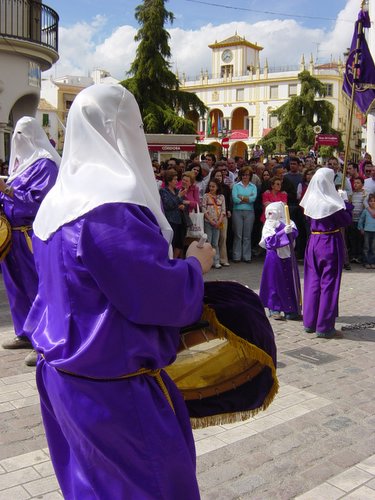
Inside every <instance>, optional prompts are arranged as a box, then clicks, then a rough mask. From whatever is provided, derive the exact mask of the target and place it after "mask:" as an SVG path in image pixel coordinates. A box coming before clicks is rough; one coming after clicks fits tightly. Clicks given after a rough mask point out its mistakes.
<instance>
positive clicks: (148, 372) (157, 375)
mask: <svg viewBox="0 0 375 500" xmlns="http://www.w3.org/2000/svg"><path fill="white" fill-rule="evenodd" d="M42 358H44V356H43V355H42ZM56 370H57V371H59V372H61V373H65V374H66V375H71V376H72V377H77V378H82V379H85V380H94V381H97V382H114V381H116V380H124V379H127V378H132V377H137V376H138V375H148V376H149V377H153V378H155V380H156V382H157V384H158V386H159V387H160V389H161V390H162V392H163V394H164V396H165V398H166V400H167V401H168V404H169V406H170V407H171V408H172V410H173V413H176V412H175V409H174V406H173V403H172V399H171V396H170V394H169V392H168V389H167V386H166V385H165V383H164V380H163V379H162V376H161V374H160V372H161V368H159V369H157V370H151V369H149V368H140V369H139V370H137V371H136V372H134V373H128V374H127V375H121V376H120V377H114V378H95V377H87V376H86V375H77V374H76V373H71V372H68V371H66V370H62V369H61V368H56Z"/></svg>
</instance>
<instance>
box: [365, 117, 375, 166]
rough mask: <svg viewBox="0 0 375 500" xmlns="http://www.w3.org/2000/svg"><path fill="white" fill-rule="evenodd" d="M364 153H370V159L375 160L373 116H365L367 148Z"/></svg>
mask: <svg viewBox="0 0 375 500" xmlns="http://www.w3.org/2000/svg"><path fill="white" fill-rule="evenodd" d="M366 152H367V153H370V155H371V157H372V158H373V161H374V158H375V114H374V113H369V114H368V115H367V146H366Z"/></svg>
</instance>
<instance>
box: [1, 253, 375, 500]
mask: <svg viewBox="0 0 375 500" xmlns="http://www.w3.org/2000/svg"><path fill="white" fill-rule="evenodd" d="M262 265H263V261H262V260H261V259H258V260H254V261H253V263H252V264H250V265H248V264H236V265H234V264H233V265H231V267H229V268H222V269H220V270H212V271H211V272H210V273H209V274H208V275H207V277H206V279H207V280H216V279H220V280H237V281H239V282H241V283H243V284H246V285H248V286H249V287H250V288H252V289H254V290H255V291H258V288H259V282H260V275H261V271H262ZM300 272H301V275H303V269H302V266H300ZM374 298H375V270H365V269H364V268H363V267H361V266H359V265H357V266H355V265H353V269H352V271H344V274H343V282H342V288H341V299H340V317H339V319H338V322H337V327H338V328H339V329H340V328H341V326H343V325H350V324H353V323H365V322H368V323H371V322H375V307H374V302H375V300H374ZM160 300H162V298H161V299H160ZM271 323H272V326H273V328H274V332H275V336H276V342H277V347H278V377H279V381H280V391H279V394H278V395H277V396H276V398H275V400H274V402H273V403H272V404H271V406H270V407H269V408H268V410H267V411H266V412H262V413H260V414H259V415H257V416H256V417H255V418H252V419H249V420H247V421H245V422H241V423H236V424H231V425H223V426H214V427H208V428H206V429H201V430H197V431H194V435H195V441H196V448H197V456H198V459H197V471H198V480H199V485H200V489H201V495H202V499H204V500H211V499H212V500H232V499H233V500H234V499H283V500H284V499H292V498H297V499H298V500H319V499H321V500H335V499H339V498H345V499H363V500H364V499H366V500H368V499H375V432H374V430H375V330H374V329H372V328H367V329H366V328H362V329H357V330H345V331H344V332H343V333H344V338H343V339H333V340H325V339H317V338H316V337H315V335H312V334H307V333H304V331H303V328H302V324H301V322H294V321H275V320H271ZM370 326H371V324H370ZM12 332H13V330H12V323H11V319H10V314H9V309H8V304H7V301H6V298H5V292H4V286H3V283H2V280H1V278H0V342H3V341H4V340H5V339H7V338H10V337H11V336H12ZM27 352H28V351H25V350H20V351H9V350H8V351H6V350H4V349H2V348H0V500H3V499H4V500H18V499H36V498H38V499H49V500H54V499H60V500H61V498H62V496H61V494H60V493H59V488H58V484H57V481H56V478H55V476H54V473H53V469H52V466H51V462H50V460H49V455H48V448H47V443H46V439H45V436H44V431H43V426H42V424H41V417H40V410H39V405H38V395H37V391H36V387H35V369H33V368H28V367H27V366H25V365H24V363H23V359H24V357H25V355H26V354H27ZM103 500H114V499H109V498H108V499H103ZM124 500H126V499H124ZM176 500H179V499H176Z"/></svg>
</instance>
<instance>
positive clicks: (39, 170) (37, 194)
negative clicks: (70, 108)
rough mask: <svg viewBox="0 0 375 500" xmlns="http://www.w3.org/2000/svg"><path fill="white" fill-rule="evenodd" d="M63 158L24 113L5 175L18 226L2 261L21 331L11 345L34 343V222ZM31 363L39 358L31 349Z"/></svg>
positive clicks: (2, 200) (5, 200) (2, 199)
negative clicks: (30, 318)
mask: <svg viewBox="0 0 375 500" xmlns="http://www.w3.org/2000/svg"><path fill="white" fill-rule="evenodd" d="M60 161H61V158H60V156H59V155H58V154H57V152H56V151H55V150H54V148H53V147H52V146H51V144H50V142H49V140H48V137H47V136H46V134H45V132H44V130H43V129H42V127H41V126H40V125H39V124H38V122H37V121H36V120H35V118H32V117H29V116H24V117H23V118H21V119H20V120H18V122H17V124H16V127H15V129H14V133H13V137H12V143H11V154H10V161H9V178H8V180H7V182H6V184H5V183H4V181H3V180H1V179H0V205H1V206H2V209H3V211H4V213H5V215H6V217H7V219H8V220H9V222H10V224H11V226H12V246H11V250H10V252H9V253H8V255H7V256H6V258H5V259H4V261H3V262H2V263H1V269H2V273H3V278H4V283H5V287H6V291H7V294H8V300H9V305H10V311H11V314H12V319H13V324H14V331H15V334H16V337H15V338H14V339H12V340H10V341H6V342H4V344H3V347H4V348H5V349H24V348H26V349H31V348H32V346H31V343H30V339H29V338H28V337H27V334H26V332H25V330H24V323H25V320H26V317H27V315H28V313H29V311H30V308H31V305H32V303H33V301H34V298H35V296H36V293H37V290H38V276H37V273H36V269H35V263H34V256H33V253H32V244H31V238H32V224H33V222H34V219H35V216H36V214H37V212H38V209H39V207H40V204H41V203H42V201H43V199H44V197H45V196H46V194H47V193H48V191H49V190H50V189H51V187H52V186H53V185H54V183H55V181H56V177H57V172H58V165H60ZM25 361H26V364H28V365H30V366H33V365H35V364H36V355H35V353H33V352H32V353H30V355H29V356H27V358H26V360H25Z"/></svg>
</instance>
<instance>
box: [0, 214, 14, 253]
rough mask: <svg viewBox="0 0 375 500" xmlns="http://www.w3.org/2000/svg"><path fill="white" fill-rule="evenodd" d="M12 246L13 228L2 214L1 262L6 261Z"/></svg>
mask: <svg viewBox="0 0 375 500" xmlns="http://www.w3.org/2000/svg"><path fill="white" fill-rule="evenodd" d="M11 246H12V227H11V225H10V224H9V221H8V219H7V218H6V217H5V215H4V213H2V212H0V262H1V261H3V260H4V259H5V257H6V256H7V255H8V253H9V251H10V247H11Z"/></svg>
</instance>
